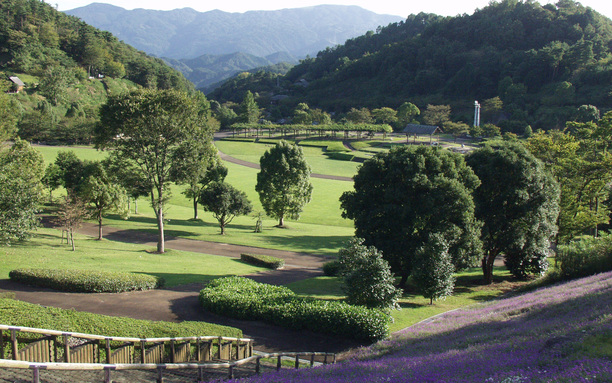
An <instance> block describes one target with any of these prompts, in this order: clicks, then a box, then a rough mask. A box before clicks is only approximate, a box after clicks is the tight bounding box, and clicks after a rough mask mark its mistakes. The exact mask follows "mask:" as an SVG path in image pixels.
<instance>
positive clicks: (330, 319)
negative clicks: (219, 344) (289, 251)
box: [200, 277, 390, 341]
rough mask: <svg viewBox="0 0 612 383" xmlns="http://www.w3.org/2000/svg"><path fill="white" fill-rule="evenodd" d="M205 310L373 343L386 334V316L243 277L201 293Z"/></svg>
mask: <svg viewBox="0 0 612 383" xmlns="http://www.w3.org/2000/svg"><path fill="white" fill-rule="evenodd" d="M200 303H201V304H202V306H203V307H204V309H205V310H208V311H211V312H213V313H215V314H220V315H225V316H229V317H232V318H238V319H250V320H263V321H266V322H269V323H273V324H275V325H279V326H282V327H287V328H291V329H296V330H299V329H307V330H311V331H315V332H321V333H326V334H332V335H339V336H343V337H347V338H355V339H364V340H370V341H376V340H379V339H384V338H386V337H387V336H388V335H389V326H388V324H389V321H390V317H389V315H387V314H385V313H383V312H382V311H380V310H377V309H369V308H366V307H362V306H351V305H349V304H347V303H345V302H337V301H322V300H316V299H312V298H301V297H298V296H297V295H295V293H294V292H293V291H291V290H289V289H288V288H286V287H282V286H273V285H268V284H262V283H258V282H255V281H253V280H250V279H247V278H242V277H228V278H220V279H216V280H214V281H212V282H210V283H209V284H208V286H207V287H206V288H204V289H203V290H202V291H200Z"/></svg>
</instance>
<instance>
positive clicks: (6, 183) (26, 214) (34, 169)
mask: <svg viewBox="0 0 612 383" xmlns="http://www.w3.org/2000/svg"><path fill="white" fill-rule="evenodd" d="M44 171H45V166H44V162H43V158H42V155H41V154H40V153H39V152H38V151H36V150H35V149H34V148H32V147H31V146H30V144H28V143H27V142H26V141H22V140H20V139H17V140H16V141H15V143H14V145H13V146H12V147H11V148H10V149H6V150H1V151H0V243H3V244H7V243H8V244H10V243H11V242H14V241H21V240H25V239H27V238H28V237H29V235H30V232H31V231H32V230H33V229H34V228H36V227H37V226H38V218H37V217H36V212H37V210H38V207H39V206H38V204H39V203H40V202H41V200H42V184H41V180H42V178H43V175H44Z"/></svg>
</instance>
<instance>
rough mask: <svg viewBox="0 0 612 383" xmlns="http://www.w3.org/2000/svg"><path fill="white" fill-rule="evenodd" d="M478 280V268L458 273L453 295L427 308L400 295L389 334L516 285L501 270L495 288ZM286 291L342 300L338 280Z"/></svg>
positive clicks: (410, 295) (419, 298)
mask: <svg viewBox="0 0 612 383" xmlns="http://www.w3.org/2000/svg"><path fill="white" fill-rule="evenodd" d="M481 280H482V271H481V270H480V269H479V268H473V269H470V270H467V271H464V272H461V273H458V274H457V283H456V286H455V293H454V295H453V296H450V297H448V298H446V299H445V300H438V301H434V304H433V305H430V304H429V299H426V298H423V297H422V296H421V295H418V294H417V293H415V292H411V291H409V292H406V293H404V296H403V298H402V299H401V300H400V305H401V307H402V309H401V310H393V311H392V312H391V314H392V316H393V320H394V321H393V323H391V325H390V329H391V332H394V331H398V330H401V329H403V328H406V327H408V326H412V325H413V324H415V323H418V322H420V321H422V320H424V319H427V318H429V317H432V316H434V315H437V314H441V313H443V312H446V311H450V310H454V309H457V308H460V307H464V306H469V305H472V304H476V303H478V302H482V301H486V300H490V299H494V298H496V297H499V296H500V295H501V294H503V293H504V292H506V291H508V290H509V289H510V288H512V287H515V286H516V284H517V282H511V281H512V278H511V276H510V273H509V272H508V271H507V270H506V269H505V268H503V267H500V268H496V270H495V282H496V283H495V284H493V285H490V286H485V285H481V284H480V281H481ZM287 287H289V288H290V289H291V290H293V291H294V292H295V293H297V294H299V295H301V296H311V297H315V298H319V299H342V298H344V293H343V291H342V282H341V279H339V278H336V277H319V278H313V279H308V280H304V281H299V282H294V283H291V284H289V285H287ZM409 289H411V290H414V287H413V286H410V287H409Z"/></svg>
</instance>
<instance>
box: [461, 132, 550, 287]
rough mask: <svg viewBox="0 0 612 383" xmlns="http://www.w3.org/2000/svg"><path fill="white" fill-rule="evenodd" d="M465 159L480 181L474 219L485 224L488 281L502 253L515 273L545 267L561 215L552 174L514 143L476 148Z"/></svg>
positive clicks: (534, 271) (540, 270)
mask: <svg viewBox="0 0 612 383" xmlns="http://www.w3.org/2000/svg"><path fill="white" fill-rule="evenodd" d="M467 163H468V165H470V167H471V168H472V169H473V170H474V173H476V175H477V176H478V177H479V178H480V180H481V182H482V183H481V184H480V186H479V187H478V188H477V189H476V191H475V192H474V199H475V201H476V217H477V218H478V219H480V220H481V221H482V222H483V223H484V225H483V228H482V242H483V249H484V255H483V258H482V262H481V265H482V271H483V275H484V280H485V283H492V281H493V263H494V262H495V259H496V258H497V257H498V256H499V255H501V254H504V255H505V262H506V266H508V268H509V269H510V271H511V272H512V274H514V275H515V276H517V277H525V276H527V275H529V274H540V273H543V272H544V271H546V269H547V262H546V256H547V255H548V249H549V247H550V241H551V240H552V239H553V237H554V235H555V234H556V233H557V225H556V221H557V216H558V214H559V187H558V185H557V183H556V182H555V180H554V179H553V178H552V176H551V175H550V173H549V172H547V171H546V169H545V168H544V165H543V164H542V163H541V162H540V161H539V160H538V159H536V158H535V157H534V156H533V155H532V154H531V153H530V152H529V151H528V150H527V149H525V148H524V147H523V146H522V145H521V144H519V143H514V142H505V143H504V144H503V145H501V146H499V147H498V148H492V147H490V146H487V147H484V148H482V149H479V150H476V151H474V152H473V153H472V154H470V155H469V156H468V157H467Z"/></svg>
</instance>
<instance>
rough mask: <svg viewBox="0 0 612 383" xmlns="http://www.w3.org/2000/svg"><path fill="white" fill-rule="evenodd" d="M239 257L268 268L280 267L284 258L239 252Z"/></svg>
mask: <svg viewBox="0 0 612 383" xmlns="http://www.w3.org/2000/svg"><path fill="white" fill-rule="evenodd" d="M240 259H241V260H243V261H244V262H246V263H249V264H251V265H255V266H262V267H267V268H268V269H275V270H276V269H280V268H281V267H283V266H284V265H285V260H284V259H280V258H276V257H272V256H269V255H261V254H247V253H243V254H240Z"/></svg>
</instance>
